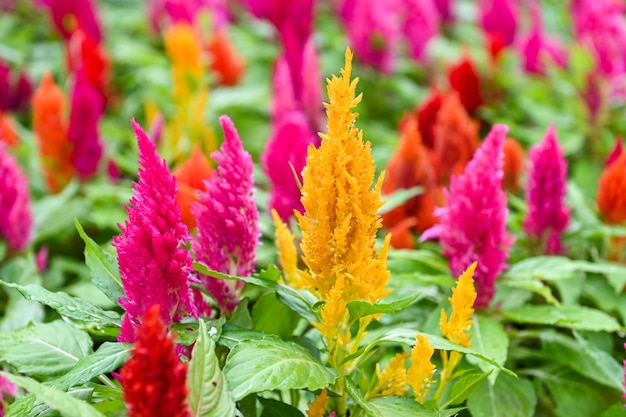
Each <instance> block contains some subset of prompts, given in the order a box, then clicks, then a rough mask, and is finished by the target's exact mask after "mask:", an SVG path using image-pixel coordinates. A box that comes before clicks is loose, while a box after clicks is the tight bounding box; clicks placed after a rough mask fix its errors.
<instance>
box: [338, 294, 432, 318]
mask: <svg viewBox="0 0 626 417" xmlns="http://www.w3.org/2000/svg"><path fill="white" fill-rule="evenodd" d="M422 295H423V294H422V293H417V294H413V295H411V296H408V297H405V298H402V299H400V300H396V301H392V302H391V303H387V304H386V303H376V304H371V303H368V302H367V301H350V302H349V303H348V311H349V313H350V323H354V322H355V321H357V320H358V319H360V318H361V317H365V316H371V315H372V314H381V313H395V312H397V311H401V310H404V309H405V308H407V307H408V306H410V305H411V304H413V303H415V302H416V301H417V300H419V299H420V298H421V297H422Z"/></svg>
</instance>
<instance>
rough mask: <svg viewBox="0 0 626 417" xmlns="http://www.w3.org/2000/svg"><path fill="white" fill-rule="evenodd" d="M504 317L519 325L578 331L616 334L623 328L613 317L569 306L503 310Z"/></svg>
mask: <svg viewBox="0 0 626 417" xmlns="http://www.w3.org/2000/svg"><path fill="white" fill-rule="evenodd" d="M501 313H502V315H503V316H504V317H506V318H507V319H509V320H511V321H514V322H517V323H531V324H547V325H552V326H557V327H565V328H569V329H576V330H591V331H605V332H615V331H618V330H620V329H621V328H622V327H621V326H620V324H619V323H618V322H617V320H615V319H614V318H613V317H611V316H609V315H608V314H606V313H604V312H602V311H600V310H595V309H593V308H589V307H584V306H579V305H567V306H561V307H557V306H548V305H545V306H536V305H527V306H523V307H518V308H514V309H511V310H502V311H501Z"/></svg>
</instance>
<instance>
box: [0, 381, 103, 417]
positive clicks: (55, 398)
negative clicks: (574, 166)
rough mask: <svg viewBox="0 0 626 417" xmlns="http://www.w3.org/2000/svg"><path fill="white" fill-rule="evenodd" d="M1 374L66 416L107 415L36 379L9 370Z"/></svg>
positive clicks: (91, 416)
mask: <svg viewBox="0 0 626 417" xmlns="http://www.w3.org/2000/svg"><path fill="white" fill-rule="evenodd" d="M0 375H2V376H3V377H5V378H6V379H8V380H9V381H11V382H12V383H14V384H15V385H17V386H19V387H21V388H23V389H25V390H27V391H29V392H30V393H31V394H33V395H34V396H35V397H36V398H37V399H38V400H39V401H42V402H44V403H46V404H48V406H50V407H51V408H53V409H55V410H58V411H59V412H60V413H61V414H62V415H63V416H64V417H105V416H104V414H101V413H100V412H98V411H97V410H96V409H95V408H93V407H92V406H91V405H89V404H88V403H87V402H85V401H81V400H79V399H77V398H74V397H72V396H71V395H69V394H67V393H65V392H63V391H59V390H57V389H56V388H52V387H49V386H47V385H44V384H42V383H40V382H37V381H35V380H34V379H31V378H28V377H25V376H18V375H13V374H10V373H8V372H0Z"/></svg>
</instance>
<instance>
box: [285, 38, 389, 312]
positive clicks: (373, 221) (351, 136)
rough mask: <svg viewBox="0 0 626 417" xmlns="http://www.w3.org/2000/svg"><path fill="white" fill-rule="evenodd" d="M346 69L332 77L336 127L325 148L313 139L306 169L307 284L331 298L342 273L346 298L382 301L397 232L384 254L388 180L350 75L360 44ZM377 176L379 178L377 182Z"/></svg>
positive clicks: (330, 109) (331, 117) (332, 124)
mask: <svg viewBox="0 0 626 417" xmlns="http://www.w3.org/2000/svg"><path fill="white" fill-rule="evenodd" d="M345 58H346V61H345V62H346V63H345V68H344V69H343V70H342V71H341V77H336V76H334V75H333V76H332V78H331V79H330V80H327V83H328V96H329V103H327V104H325V106H326V111H327V114H328V133H327V134H321V135H320V136H321V138H322V143H321V146H320V147H319V149H317V148H315V147H314V146H310V147H309V150H308V157H307V163H306V167H305V168H304V170H303V172H302V178H303V189H302V204H303V205H304V209H305V214H303V215H302V214H299V213H296V216H297V219H298V223H299V225H300V228H301V230H302V243H301V248H302V253H303V260H304V263H305V264H306V265H307V267H308V268H309V275H308V278H309V279H308V282H307V286H308V287H309V289H311V290H312V291H314V292H315V293H317V295H318V296H319V297H320V298H321V299H323V300H328V297H329V295H330V293H331V291H332V289H333V287H334V286H335V282H336V281H337V279H338V278H337V277H338V276H339V275H341V276H343V277H344V278H345V285H344V289H343V299H344V300H345V302H349V301H352V300H367V301H369V302H375V301H377V300H379V299H380V298H382V297H384V296H386V295H387V294H388V293H389V291H387V290H385V286H386V285H387V282H388V280H389V271H388V270H387V249H388V247H389V236H387V238H386V239H385V242H384V244H383V248H382V250H381V251H380V253H379V254H378V255H376V247H375V243H376V232H377V230H378V229H379V228H380V227H381V218H380V216H379V215H377V214H376V212H377V210H378V209H379V208H380V207H381V206H382V204H383V201H382V200H381V197H380V188H381V185H382V182H383V175H381V176H380V177H379V178H378V180H377V181H376V182H375V183H374V175H375V172H376V167H375V165H374V160H373V158H372V155H371V149H370V147H371V145H370V143H369V142H368V143H364V142H363V134H362V132H361V130H359V129H358V128H357V127H356V126H355V120H356V117H357V113H354V112H352V110H351V109H352V108H353V107H355V106H356V105H357V104H358V103H359V102H360V101H361V95H359V96H358V97H355V90H356V85H357V82H358V78H357V79H354V80H352V81H351V80H350V72H351V69H352V52H351V51H350V50H349V49H348V50H347V51H346V56H345ZM372 184H373V186H372Z"/></svg>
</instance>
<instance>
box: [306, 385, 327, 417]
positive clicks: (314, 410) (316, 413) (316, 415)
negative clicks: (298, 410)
mask: <svg viewBox="0 0 626 417" xmlns="http://www.w3.org/2000/svg"><path fill="white" fill-rule="evenodd" d="M327 405H328V393H327V392H326V388H324V389H323V390H322V392H321V393H320V395H318V396H317V397H316V398H315V400H313V402H312V403H311V404H309V407H308V409H307V410H306V415H307V417H324V414H326V406H327Z"/></svg>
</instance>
